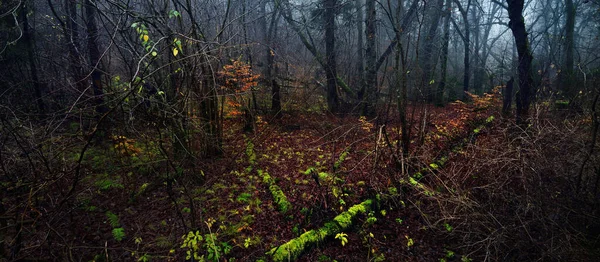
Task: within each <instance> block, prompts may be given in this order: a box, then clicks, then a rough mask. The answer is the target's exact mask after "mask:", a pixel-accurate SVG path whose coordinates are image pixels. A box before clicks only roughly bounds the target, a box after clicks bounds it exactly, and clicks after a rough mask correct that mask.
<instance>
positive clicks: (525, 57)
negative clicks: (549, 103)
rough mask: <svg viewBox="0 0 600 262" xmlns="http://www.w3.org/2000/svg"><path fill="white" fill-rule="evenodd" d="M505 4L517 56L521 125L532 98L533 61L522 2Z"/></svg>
mask: <svg viewBox="0 0 600 262" xmlns="http://www.w3.org/2000/svg"><path fill="white" fill-rule="evenodd" d="M506 2H507V3H508V17H509V19H510V22H509V23H508V26H509V27H510V29H511V31H512V33H513V37H514V39H515V44H516V47H517V53H518V55H519V66H518V73H519V92H518V96H517V123H519V124H523V123H525V121H526V119H527V116H528V113H529V106H530V104H531V97H532V96H533V88H532V87H531V83H532V82H533V80H532V76H531V61H532V60H533V56H532V55H531V50H530V49H529V40H528V38H527V30H526V28H525V19H524V18H523V5H524V0H506Z"/></svg>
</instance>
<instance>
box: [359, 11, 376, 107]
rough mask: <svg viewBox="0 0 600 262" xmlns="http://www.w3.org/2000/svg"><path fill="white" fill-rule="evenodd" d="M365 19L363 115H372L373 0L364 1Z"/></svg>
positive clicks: (373, 96) (374, 90) (374, 75)
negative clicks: (365, 66)
mask: <svg viewBox="0 0 600 262" xmlns="http://www.w3.org/2000/svg"><path fill="white" fill-rule="evenodd" d="M366 14H367V15H366V20H365V36H366V38H367V39H366V40H367V41H366V49H365V60H366V61H365V62H366V65H367V68H366V70H365V71H366V75H365V86H364V98H363V106H364V107H363V112H362V114H363V115H373V114H374V113H375V102H376V101H375V95H376V92H377V70H376V68H375V62H376V57H375V19H376V16H377V14H376V11H375V0H367V2H366Z"/></svg>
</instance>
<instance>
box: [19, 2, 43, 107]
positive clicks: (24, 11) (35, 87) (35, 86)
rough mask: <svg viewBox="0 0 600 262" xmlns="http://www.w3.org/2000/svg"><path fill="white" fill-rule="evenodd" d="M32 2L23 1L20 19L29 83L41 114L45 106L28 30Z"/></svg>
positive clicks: (30, 33) (33, 48)
mask: <svg viewBox="0 0 600 262" xmlns="http://www.w3.org/2000/svg"><path fill="white" fill-rule="evenodd" d="M30 4H33V1H25V2H24V3H23V7H21V14H20V15H21V18H22V19H23V40H24V41H25V42H26V43H27V59H28V60H29V69H30V74H31V82H32V83H33V91H34V95H35V104H36V105H37V110H38V113H40V114H43V113H45V111H46V106H45V105H44V101H43V100H42V85H41V84H40V79H39V76H38V70H37V65H36V63H35V40H34V37H33V33H32V32H31V31H30V29H29V19H28V18H27V13H28V12H29V11H28V10H29V5H30Z"/></svg>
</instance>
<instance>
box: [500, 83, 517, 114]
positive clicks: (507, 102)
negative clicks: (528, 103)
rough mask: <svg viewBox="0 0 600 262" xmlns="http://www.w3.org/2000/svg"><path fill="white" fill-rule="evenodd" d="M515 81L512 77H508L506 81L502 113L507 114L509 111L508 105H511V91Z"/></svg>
mask: <svg viewBox="0 0 600 262" xmlns="http://www.w3.org/2000/svg"><path fill="white" fill-rule="evenodd" d="M514 83H515V79H514V78H512V77H511V78H510V80H508V82H506V87H505V88H504V96H503V99H502V114H503V115H505V116H507V115H508V114H509V113H510V107H511V106H512V93H513V84H514Z"/></svg>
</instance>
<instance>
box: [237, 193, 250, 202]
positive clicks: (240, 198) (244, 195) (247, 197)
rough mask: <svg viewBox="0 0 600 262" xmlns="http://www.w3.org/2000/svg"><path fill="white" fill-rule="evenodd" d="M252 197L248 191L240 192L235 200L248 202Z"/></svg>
mask: <svg viewBox="0 0 600 262" xmlns="http://www.w3.org/2000/svg"><path fill="white" fill-rule="evenodd" d="M251 197H252V195H251V194H249V193H245V192H244V193H241V194H240V195H239V196H238V197H237V198H236V199H235V200H236V201H237V202H239V203H248V202H249V201H250V198H251Z"/></svg>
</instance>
